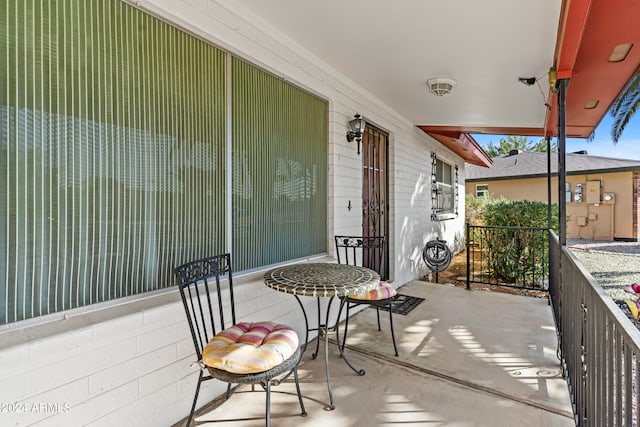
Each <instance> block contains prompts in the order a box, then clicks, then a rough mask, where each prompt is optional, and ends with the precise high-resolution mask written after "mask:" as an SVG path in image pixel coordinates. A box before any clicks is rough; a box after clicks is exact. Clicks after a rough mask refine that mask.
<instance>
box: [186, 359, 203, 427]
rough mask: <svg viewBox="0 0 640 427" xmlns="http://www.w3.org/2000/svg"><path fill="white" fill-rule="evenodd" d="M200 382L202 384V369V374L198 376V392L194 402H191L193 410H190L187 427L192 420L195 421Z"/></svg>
mask: <svg viewBox="0 0 640 427" xmlns="http://www.w3.org/2000/svg"><path fill="white" fill-rule="evenodd" d="M200 384H202V371H200V376H198V385H197V386H196V394H195V395H194V396H193V403H192V404H191V412H189V418H188V419H187V424H185V426H186V427H189V426H190V425H191V421H193V413H194V412H195V411H196V403H198V395H199V394H200Z"/></svg>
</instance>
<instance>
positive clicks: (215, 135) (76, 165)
mask: <svg viewBox="0 0 640 427" xmlns="http://www.w3.org/2000/svg"><path fill="white" fill-rule="evenodd" d="M0 5H1V7H0V52H1V55H2V57H3V59H4V60H3V61H2V62H0V70H1V72H0V323H9V322H15V321H18V320H22V319H27V318H31V317H35V316H41V315H44V314H48V313H53V312H57V311H61V310H66V309H70V308H74V307H79V306H83V305H88V304H92V303H96V302H101V301H106V300H110V299H114V298H119V297H124V296H128V295H133V294H138V293H141V292H146V291H150V290H154V289H159V288H163V287H166V286H171V285H173V283H174V280H173V275H172V270H173V268H174V267H175V266H176V265H177V264H179V263H182V262H185V261H187V260H192V259H196V258H199V257H203V256H206V255H211V254H215V253H220V252H224V251H225V249H226V248H227V242H226V241H225V225H226V219H225V200H226V191H225V189H226V184H225V179H226V167H225V164H226V157H225V156H226V155H225V138H226V137H225V135H226V129H225V120H226V111H225V96H226V95H225V82H226V76H225V69H226V67H225V54H224V53H223V52H221V51H220V50H218V49H216V48H214V47H212V46H210V45H208V44H206V43H204V42H202V41H200V40H198V39H196V38H195V37H193V36H190V35H188V34H186V33H184V32H182V31H179V30H177V29H176V28H174V27H171V26H170V25H168V24H166V23H163V22H161V21H159V20H157V19H155V18H153V17H151V16H149V15H146V14H144V13H142V12H140V11H138V10H136V9H135V8H132V7H130V6H128V5H126V4H124V3H122V2H120V1H112V0H92V1H83V0H58V1H56V0H0Z"/></svg>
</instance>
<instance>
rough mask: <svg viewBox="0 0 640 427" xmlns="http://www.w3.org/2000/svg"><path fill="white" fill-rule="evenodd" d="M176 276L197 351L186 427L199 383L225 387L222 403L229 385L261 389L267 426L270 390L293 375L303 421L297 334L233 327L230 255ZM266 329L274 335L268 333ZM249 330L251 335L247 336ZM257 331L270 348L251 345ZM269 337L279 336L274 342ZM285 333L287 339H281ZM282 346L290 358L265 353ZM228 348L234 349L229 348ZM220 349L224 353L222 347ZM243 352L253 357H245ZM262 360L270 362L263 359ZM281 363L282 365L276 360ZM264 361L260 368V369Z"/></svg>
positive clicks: (240, 325)
mask: <svg viewBox="0 0 640 427" xmlns="http://www.w3.org/2000/svg"><path fill="white" fill-rule="evenodd" d="M175 275H176V277H177V278H178V281H179V283H178V288H179V289H180V296H181V297H182V302H183V304H184V309H185V312H186V315H187V321H188V323H189V329H190V330H191V336H192V338H193V344H194V346H195V349H196V355H197V357H198V362H197V363H198V365H199V366H200V373H199V377H198V385H197V386H196V392H195V396H194V397H193V404H192V405H191V412H190V413H189V419H188V420H187V424H186V425H187V426H189V425H191V421H192V420H193V415H194V412H195V409H196V403H197V400H198V394H199V392H200V385H201V384H202V382H203V381H207V380H210V379H213V378H216V379H218V380H220V381H224V382H227V383H228V385H227V392H226V398H227V399H228V398H229V397H230V395H231V391H232V389H231V386H232V384H251V385H255V384H260V385H261V386H262V388H263V389H264V390H265V391H266V425H267V426H269V425H270V423H271V411H270V405H271V386H272V385H274V386H277V385H279V384H280V383H281V382H282V381H284V380H285V379H286V378H287V377H288V376H289V375H290V374H291V373H292V372H293V375H294V378H295V384H296V391H297V393H298V400H299V402H300V408H301V410H302V414H301V415H302V416H306V415H307V413H306V411H305V408H304V403H303V402H302V394H301V393H300V383H299V381H298V364H299V362H300V359H301V350H300V347H299V345H298V337H297V333H295V331H293V330H292V329H290V328H288V327H286V326H284V325H275V324H272V323H270V322H254V323H237V322H236V308H235V300H234V296H233V279H232V271H231V256H230V254H228V253H227V254H222V255H215V256H211V257H207V258H203V259H200V260H197V261H193V262H189V263H186V264H183V265H181V266H179V267H177V268H176V269H175ZM225 276H226V279H227V286H226V287H225V286H222V283H221V278H224V277H225ZM212 292H213V294H212ZM254 326H255V328H254ZM271 327H273V330H270V329H271ZM248 328H249V329H251V330H247V329H248ZM260 328H263V329H262V330H263V331H264V332H265V334H266V337H265V341H264V342H265V343H266V342H267V341H268V340H269V339H270V338H269V336H271V341H270V342H269V346H260V344H264V343H261V342H254V341H255V340H254V339H253V338H252V337H255V335H254V334H255V333H256V332H257V331H260ZM283 330H285V331H284V332H283ZM243 332H245V333H246V332H248V334H246V335H243V337H245V338H244V340H243V338H242V337H240V335H242V333H243ZM271 332H273V333H274V334H278V333H280V334H281V335H280V336H275V337H274V336H273V335H271ZM284 333H287V334H289V335H287V336H285V337H284V338H283V336H282V334H284ZM292 334H293V336H292ZM285 340H287V345H288V350H289V353H291V352H292V354H291V355H290V356H286V355H285V356H284V357H281V355H278V356H277V357H275V361H274V360H273V358H272V357H271V356H272V355H273V354H276V353H278V352H279V351H282V348H281V346H280V347H278V348H276V350H277V351H268V350H267V349H266V347H273V346H276V347H277V346H278V343H281V342H282V341H285ZM294 341H295V342H294ZM230 343H232V345H234V346H235V347H233V348H232V345H230ZM274 343H275V344H274ZM225 345H228V347H224V346H225ZM244 350H247V351H248V352H251V351H258V352H257V353H250V354H249V353H246V352H244ZM271 350H272V348H271ZM265 354H266V355H268V356H269V357H262V356H265ZM243 355H244V357H243ZM203 356H204V357H203ZM219 357H220V358H221V359H224V360H221V359H219ZM285 357H286V359H285V360H281V359H284V358H285ZM256 360H260V362H261V363H260V364H256ZM263 361H264V362H265V363H264V364H262V362H263ZM211 365H213V366H211Z"/></svg>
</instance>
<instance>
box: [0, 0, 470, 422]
mask: <svg viewBox="0 0 640 427" xmlns="http://www.w3.org/2000/svg"><path fill="white" fill-rule="evenodd" d="M132 4H134V5H136V7H139V8H141V9H143V10H145V11H148V12H150V13H152V14H154V15H156V16H158V17H160V18H161V19H164V20H166V21H168V22H171V23H173V24H175V25H176V26H178V27H181V28H183V29H185V30H186V31H189V32H191V33H193V34H195V35H197V36H198V37H200V38H202V39H204V40H207V41H209V42H211V43H212V44H214V45H216V46H218V47H221V48H223V49H226V50H228V51H229V52H231V53H232V54H236V55H238V56H240V57H242V58H244V59H246V60H248V61H250V62H252V63H254V64H256V65H258V66H260V67H263V68H264V69H266V70H267V71H270V72H272V73H275V74H277V75H279V76H281V77H282V78H284V79H286V80H287V81H290V82H292V83H294V84H296V85H298V86H300V87H302V88H304V89H306V90H308V91H310V92H312V93H314V94H316V95H318V96H320V97H322V98H324V99H327V100H328V102H329V141H328V145H329V150H328V152H329V161H328V183H329V200H328V224H327V241H328V242H327V247H328V249H329V251H330V254H329V255H330V256H331V255H332V254H333V235H334V234H352V233H353V234H359V233H360V228H361V212H362V209H361V207H362V206H361V188H362V178H361V175H362V172H361V161H362V160H361V158H360V157H359V156H358V155H357V154H356V147H355V145H354V144H349V143H347V141H346V139H345V134H346V131H347V122H348V121H349V120H350V119H351V118H352V117H353V114H355V113H356V112H358V113H360V114H362V115H363V116H364V117H366V118H367V120H369V121H370V122H371V123H373V124H375V125H376V126H378V127H380V128H382V129H384V130H386V131H388V132H389V134H390V149H389V159H390V171H389V173H390V176H389V181H390V211H389V216H390V229H391V230H390V239H389V245H388V248H389V250H390V254H391V264H392V265H391V269H390V270H391V272H390V273H391V280H392V283H393V284H394V286H400V285H402V284H404V283H407V282H409V281H411V280H413V279H416V278H420V277H422V276H423V275H424V274H425V273H427V269H426V267H425V266H424V264H423V262H422V258H421V251H422V248H423V247H424V244H425V243H426V242H427V241H428V240H431V239H434V238H435V237H436V236H437V237H440V238H443V239H446V240H448V241H449V242H451V243H452V244H455V245H457V246H458V247H460V246H461V245H462V239H463V237H462V236H463V225H464V197H463V195H464V184H463V183H464V163H463V162H462V161H461V159H460V158H459V157H457V156H456V155H454V154H453V153H451V152H450V151H448V150H447V149H445V148H444V147H443V146H441V145H440V144H438V143H437V142H436V141H435V140H433V139H431V138H430V137H428V136H427V135H426V134H424V133H423V132H422V131H420V130H418V129H417V128H416V127H415V126H414V125H413V124H412V123H410V122H409V121H408V120H407V119H406V118H404V117H402V116H401V115H400V114H398V113H397V112H395V111H393V110H392V109H391V108H389V107H388V106H386V105H384V104H383V103H382V102H381V101H380V100H378V99H376V98H375V97H373V96H372V95H371V94H369V93H367V92H366V91H365V90H363V89H362V88H360V87H358V85H357V83H355V82H353V81H349V80H347V79H345V78H344V77H343V76H341V75H339V74H338V73H337V72H336V71H335V70H333V69H332V68H331V67H330V66H328V65H327V64H325V63H323V62H322V61H321V59H319V58H316V57H314V56H313V55H312V54H310V53H309V52H306V51H304V50H303V49H302V48H300V47H299V46H298V45H297V44H296V43H295V41H293V40H289V39H286V38H284V37H283V36H281V35H279V34H278V33H277V32H275V31H274V30H272V29H265V28H262V27H260V26H259V24H255V23H254V22H252V21H251V20H250V19H249V18H247V17H246V16H245V15H243V14H240V13H239V12H238V11H236V10H232V9H230V8H229V7H225V6H222V5H221V4H219V3H218V2H216V1H213V0H140V1H136V2H132ZM336 13H340V11H338V10H336ZM425 96H428V93H427V92H426V91H425ZM432 151H435V152H436V153H437V154H438V156H439V158H441V159H442V160H444V161H446V162H449V163H451V164H454V165H458V167H459V194H460V197H459V199H460V205H459V216H458V218H457V219H455V220H449V221H443V222H432V221H431V220H430V214H431V187H430V181H431V177H430V173H431V165H430V161H431V160H430V153H431V152H432ZM348 201H351V204H352V209H351V210H348V209H347V205H348ZM323 260H330V259H329V258H323ZM261 274H262V273H261V272H255V273H253V274H251V275H246V276H244V277H239V278H238V279H237V282H236V283H237V285H238V293H237V294H236V297H237V300H238V303H239V306H240V307H244V308H242V309H241V310H244V311H243V312H242V313H241V314H240V317H241V318H242V319H243V320H252V319H254V320H257V319H258V318H263V319H273V320H276V321H283V322H287V323H290V324H292V325H293V326H295V327H296V328H297V330H298V331H299V333H300V335H301V336H303V332H302V331H303V328H304V326H303V319H302V316H301V313H300V310H299V307H298V306H297V304H296V303H295V300H294V299H293V298H292V297H290V296H288V295H284V294H279V293H277V292H274V291H272V290H270V289H268V288H266V287H265V286H264V285H263V284H262V279H261ZM305 303H306V304H307V306H308V307H309V310H312V312H313V304H314V303H315V302H314V301H313V300H311V299H308V300H307V301H305ZM42 320H44V319H35V320H34V321H29V322H22V323H20V324H18V325H12V326H11V327H9V328H2V329H0V383H1V384H2V387H0V402H17V403H21V404H22V403H24V406H20V408H23V407H24V408H26V409H27V410H28V411H27V412H26V413H18V412H15V411H14V412H11V413H0V425H19V426H25V425H43V426H44V425H53V426H59V425H96V426H97V425H105V426H114V425H117V426H167V425H171V424H173V423H175V422H177V421H179V420H180V419H182V418H183V417H185V416H186V415H187V414H188V410H189V408H190V404H191V399H192V396H193V391H194V389H195V384H196V377H197V373H196V369H195V368H190V364H191V363H192V362H193V360H194V352H193V346H192V343H191V337H190V335H189V332H188V328H187V324H186V321H185V317H184V313H183V309H182V305H181V302H180V301H179V296H178V293H177V290H176V289H175V288H172V289H169V290H168V292H167V291H164V292H158V293H156V294H153V295H147V296H145V297H144V298H140V297H136V298H130V299H127V300H123V301H117V303H116V304H114V303H110V304H103V305H99V306H92V307H88V308H84V309H79V310H75V311H72V312H69V313H62V314H58V315H53V316H50V317H48V318H47V319H46V320H47V321H48V323H41V322H42ZM223 389H224V387H223V386H222V385H221V384H220V383H218V382H216V381H209V382H207V383H205V384H204V385H203V389H202V391H201V397H200V400H199V402H200V403H199V406H200V405H202V404H204V403H205V402H207V401H209V400H211V399H213V398H214V397H216V396H218V395H219V394H220V393H222V391H223ZM41 404H44V405H45V406H41ZM33 405H35V406H33ZM34 408H35V409H37V408H43V409H44V410H42V411H37V410H34Z"/></svg>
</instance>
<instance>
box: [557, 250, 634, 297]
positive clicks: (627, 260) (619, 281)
mask: <svg viewBox="0 0 640 427" xmlns="http://www.w3.org/2000/svg"><path fill="white" fill-rule="evenodd" d="M567 246H568V247H569V248H571V250H572V251H573V253H574V254H575V255H576V257H577V258H578V259H579V260H580V262H581V263H582V264H583V265H584V267H585V268H586V269H587V270H588V271H589V272H590V273H591V274H592V275H593V277H594V278H595V279H596V280H597V281H598V283H600V285H601V286H602V287H603V288H604V289H605V290H606V291H607V292H608V293H609V295H611V297H612V298H613V299H615V300H622V299H624V298H625V292H624V289H630V287H631V284H632V283H640V243H638V242H599V241H590V240H567Z"/></svg>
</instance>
